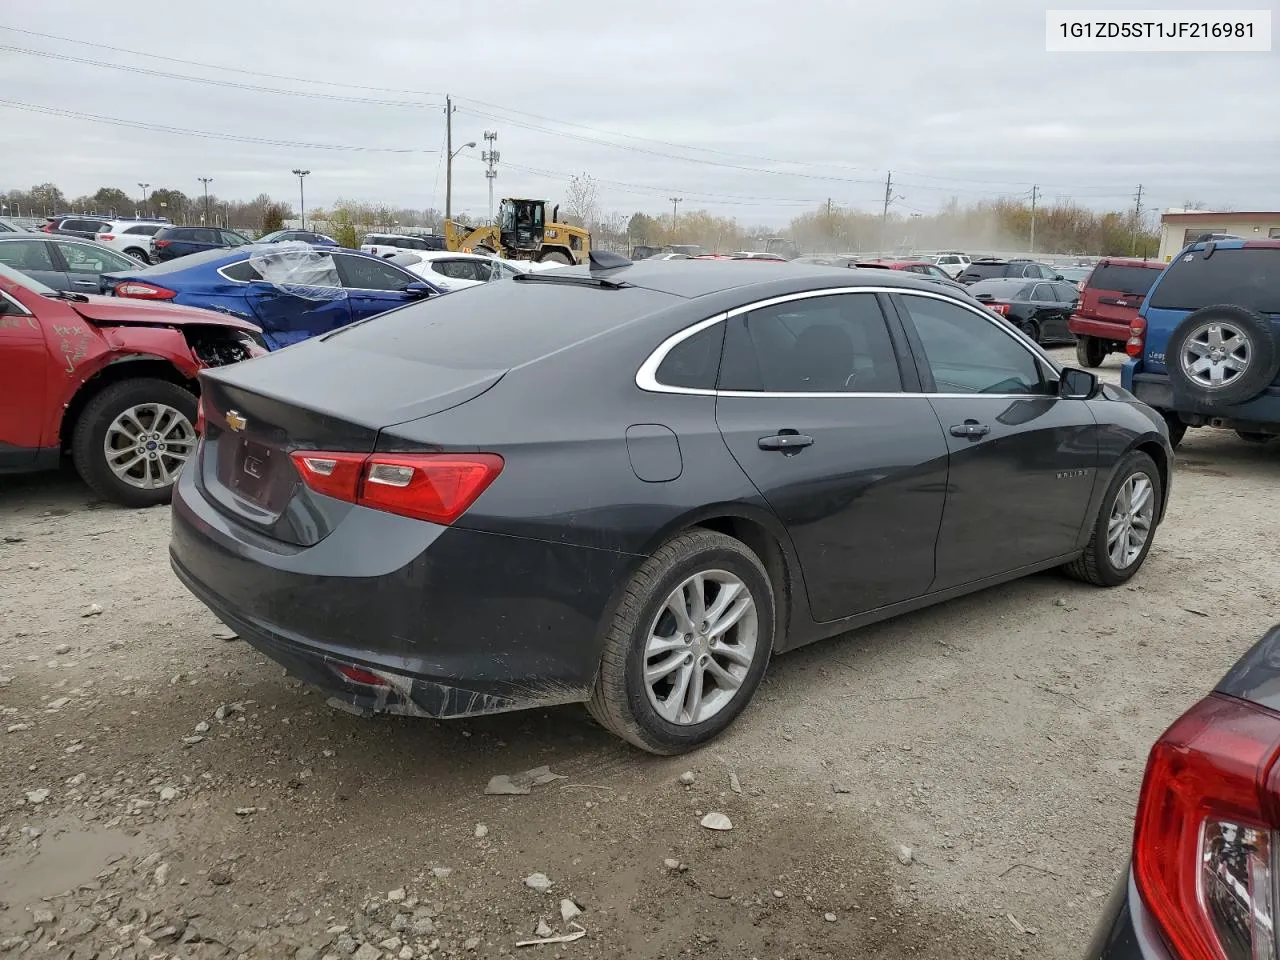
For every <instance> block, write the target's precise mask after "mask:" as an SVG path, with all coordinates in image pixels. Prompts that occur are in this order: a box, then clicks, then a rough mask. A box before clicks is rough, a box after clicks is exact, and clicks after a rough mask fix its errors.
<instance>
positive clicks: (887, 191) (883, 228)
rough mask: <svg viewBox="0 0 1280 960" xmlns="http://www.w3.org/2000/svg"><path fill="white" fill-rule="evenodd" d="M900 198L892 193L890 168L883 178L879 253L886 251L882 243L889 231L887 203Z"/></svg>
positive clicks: (891, 172)
mask: <svg viewBox="0 0 1280 960" xmlns="http://www.w3.org/2000/svg"><path fill="white" fill-rule="evenodd" d="M901 199H902V197H901V196H900V195H899V196H895V195H894V193H893V171H892V170H890V171H889V175H888V176H886V177H885V178H884V210H883V211H881V213H880V248H881V249H880V250H879V252H880V253H885V252H886V251H885V249H884V243H885V237H886V236H888V233H889V204H891V203H893V201H895V200H901Z"/></svg>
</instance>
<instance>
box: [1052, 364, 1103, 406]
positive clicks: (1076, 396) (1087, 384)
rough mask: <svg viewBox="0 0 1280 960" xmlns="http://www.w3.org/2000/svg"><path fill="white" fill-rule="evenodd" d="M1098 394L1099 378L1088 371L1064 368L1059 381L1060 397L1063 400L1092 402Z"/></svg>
mask: <svg viewBox="0 0 1280 960" xmlns="http://www.w3.org/2000/svg"><path fill="white" fill-rule="evenodd" d="M1097 392H1098V378H1097V376H1095V375H1094V374H1092V373H1090V372H1089V371H1088V370H1077V369H1076V368H1075V367H1064V368H1063V370H1062V378H1061V379H1060V380H1059V381H1058V396H1059V397H1060V398H1061V399H1063V400H1091V399H1092V398H1093V395H1094V394H1095V393H1097Z"/></svg>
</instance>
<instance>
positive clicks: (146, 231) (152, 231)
mask: <svg viewBox="0 0 1280 960" xmlns="http://www.w3.org/2000/svg"><path fill="white" fill-rule="evenodd" d="M159 229H160V228H159V227H156V226H148V225H146V224H143V225H142V226H139V227H130V228H129V229H128V230H125V231H123V232H124V233H134V234H143V235H145V236H148V237H154V236H155V235H156V233H157V231H159Z"/></svg>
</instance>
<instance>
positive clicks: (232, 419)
mask: <svg viewBox="0 0 1280 960" xmlns="http://www.w3.org/2000/svg"><path fill="white" fill-rule="evenodd" d="M248 425H249V421H248V420H246V419H245V418H244V417H242V416H240V414H239V413H238V412H237V411H235V410H228V411H227V426H228V427H229V428H230V429H231V430H233V431H235V432H236V433H239V432H240V431H241V430H243V429H244V428H245V427H247V426H248Z"/></svg>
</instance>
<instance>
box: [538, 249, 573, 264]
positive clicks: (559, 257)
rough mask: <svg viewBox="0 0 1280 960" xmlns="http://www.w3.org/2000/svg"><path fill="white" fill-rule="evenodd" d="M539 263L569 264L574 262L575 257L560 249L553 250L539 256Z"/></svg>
mask: <svg viewBox="0 0 1280 960" xmlns="http://www.w3.org/2000/svg"><path fill="white" fill-rule="evenodd" d="M538 262H539V263H563V264H565V265H566V266H569V265H571V264H572V263H573V259H572V258H571V257H570V256H569V255H568V254H567V253H564V252H562V251H560V250H552V251H551V252H550V253H544V254H543V255H542V256H541V257H539V258H538Z"/></svg>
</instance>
